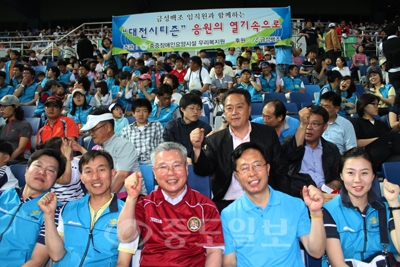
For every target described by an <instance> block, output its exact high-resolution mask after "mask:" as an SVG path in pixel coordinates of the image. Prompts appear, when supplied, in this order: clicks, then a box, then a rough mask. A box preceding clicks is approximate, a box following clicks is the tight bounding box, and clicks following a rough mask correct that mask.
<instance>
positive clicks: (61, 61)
mask: <svg viewBox="0 0 400 267" xmlns="http://www.w3.org/2000/svg"><path fill="white" fill-rule="evenodd" d="M67 65H68V64H67V62H66V61H65V60H59V61H58V62H57V66H64V67H66V66H67Z"/></svg>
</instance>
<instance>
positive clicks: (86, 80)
mask: <svg viewBox="0 0 400 267" xmlns="http://www.w3.org/2000/svg"><path fill="white" fill-rule="evenodd" d="M76 81H77V83H81V84H82V86H83V89H84V90H85V91H86V92H89V91H90V84H91V82H90V81H89V78H88V77H79V78H78V79H76Z"/></svg>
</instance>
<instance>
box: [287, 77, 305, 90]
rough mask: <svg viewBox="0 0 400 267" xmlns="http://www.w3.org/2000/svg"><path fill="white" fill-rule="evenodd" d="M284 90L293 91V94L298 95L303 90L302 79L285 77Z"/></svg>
mask: <svg viewBox="0 0 400 267" xmlns="http://www.w3.org/2000/svg"><path fill="white" fill-rule="evenodd" d="M282 79H283V84H284V85H283V88H284V89H285V90H291V91H292V92H293V93H296V92H298V91H300V90H301V83H302V80H301V79H300V78H294V79H292V78H290V77H289V76H286V77H283V78H282Z"/></svg>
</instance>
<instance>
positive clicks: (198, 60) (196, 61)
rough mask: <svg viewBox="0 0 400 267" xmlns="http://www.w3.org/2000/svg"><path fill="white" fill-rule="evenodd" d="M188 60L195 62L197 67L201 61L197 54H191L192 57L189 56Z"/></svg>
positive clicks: (200, 64)
mask: <svg viewBox="0 0 400 267" xmlns="http://www.w3.org/2000/svg"><path fill="white" fill-rule="evenodd" d="M190 60H191V61H192V62H193V63H196V64H197V65H198V66H199V67H201V66H202V63H201V62H202V61H201V58H200V57H199V56H193V57H191V58H190Z"/></svg>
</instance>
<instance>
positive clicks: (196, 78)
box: [184, 68, 211, 91]
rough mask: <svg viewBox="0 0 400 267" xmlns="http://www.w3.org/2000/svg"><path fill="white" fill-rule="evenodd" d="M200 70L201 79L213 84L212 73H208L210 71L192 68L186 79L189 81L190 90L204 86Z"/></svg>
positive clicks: (204, 82) (205, 82)
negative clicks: (193, 69)
mask: <svg viewBox="0 0 400 267" xmlns="http://www.w3.org/2000/svg"><path fill="white" fill-rule="evenodd" d="M200 71H201V81H202V82H203V85H204V84H211V80H210V75H209V74H208V71H207V70H206V69H204V68H200V70H197V71H192V70H191V69H189V70H188V72H187V73H186V75H185V78H184V79H185V81H187V82H188V87H189V90H190V91H191V90H201V88H203V86H202V85H201V82H200V75H199V74H200Z"/></svg>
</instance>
